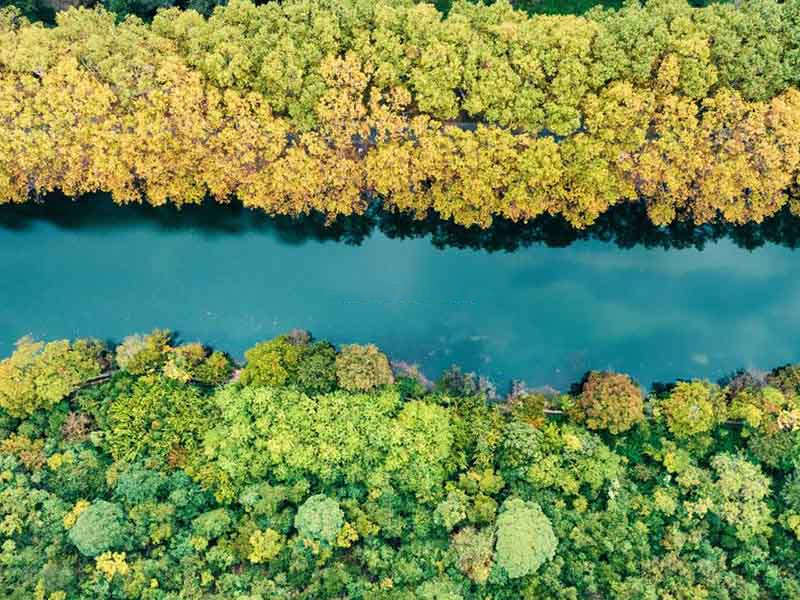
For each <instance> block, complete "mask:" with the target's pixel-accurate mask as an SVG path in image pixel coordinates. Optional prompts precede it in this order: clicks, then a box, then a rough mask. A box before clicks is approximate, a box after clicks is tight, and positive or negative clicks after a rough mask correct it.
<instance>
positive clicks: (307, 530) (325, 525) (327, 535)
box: [294, 494, 344, 544]
mask: <svg viewBox="0 0 800 600" xmlns="http://www.w3.org/2000/svg"><path fill="white" fill-rule="evenodd" d="M343 524H344V513H343V512H342V510H341V509H340V508H339V503H338V502H336V500H333V499H332V498H328V497H327V496H325V495H324V494H317V495H316V496H310V497H309V498H308V499H307V500H306V501H305V502H303V504H302V505H301V506H300V507H299V508H298V509H297V515H296V516H295V518H294V526H295V528H296V529H297V533H298V534H299V535H300V538H301V539H309V540H315V541H318V542H325V543H326V544H332V543H333V542H334V541H335V540H336V536H337V535H339V531H340V530H341V529H342V525H343Z"/></svg>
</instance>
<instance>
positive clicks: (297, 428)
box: [0, 334, 800, 600]
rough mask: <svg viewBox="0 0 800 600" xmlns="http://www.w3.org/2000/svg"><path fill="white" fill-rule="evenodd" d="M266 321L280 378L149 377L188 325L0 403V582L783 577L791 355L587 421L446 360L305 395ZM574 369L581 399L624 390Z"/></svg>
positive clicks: (420, 582)
mask: <svg viewBox="0 0 800 600" xmlns="http://www.w3.org/2000/svg"><path fill="white" fill-rule="evenodd" d="M285 338H286V339H287V340H289V339H290V340H292V343H293V344H297V346H298V347H301V348H303V352H302V353H301V357H300V359H299V361H298V362H297V363H296V365H300V366H298V368H297V370H295V371H294V373H293V374H292V375H291V376H290V379H287V383H285V384H284V385H282V386H275V385H268V386H243V385H241V384H240V383H238V382H235V381H232V382H230V383H228V384H225V385H221V386H219V387H217V388H216V389H211V388H210V386H201V387H198V386H196V385H194V384H193V383H192V382H191V381H182V380H181V379H185V378H183V377H179V378H170V377H169V376H168V374H169V372H171V369H172V367H169V368H167V367H166V365H167V364H168V363H169V361H170V360H173V358H174V360H175V362H176V364H175V367H179V368H180V369H182V368H183V367H185V366H186V365H193V364H194V365H196V363H194V362H193V361H192V360H191V357H200V356H201V349H202V347H200V346H195V345H190V348H189V349H188V350H186V354H187V355H188V356H186V357H184V358H183V359H187V361H188V362H185V363H179V362H178V361H179V359H178V358H176V355H175V354H173V352H174V350H175V349H172V348H170V349H169V350H168V351H167V352H166V357H165V362H164V363H163V365H162V366H157V367H155V369H154V370H156V371H166V372H156V373H149V374H145V375H139V376H136V375H133V374H131V373H129V372H127V371H126V372H120V373H117V374H115V375H114V376H113V377H112V378H111V379H110V380H108V381H106V380H103V381H102V382H98V383H96V384H92V385H90V386H88V387H85V388H82V389H81V390H80V391H79V392H78V393H77V394H72V395H68V396H67V397H66V398H64V399H62V400H60V401H59V402H58V403H57V404H55V405H53V406H51V407H49V408H47V409H44V408H43V409H40V410H38V411H37V412H36V413H34V414H32V415H30V416H26V417H25V418H15V417H10V416H8V414H7V412H5V411H3V412H2V414H3V415H6V417H5V418H3V420H2V423H0V425H1V426H0V597H3V598H9V600H28V599H29V598H44V599H49V600H67V599H72V598H75V599H76V600H84V599H89V598H143V599H144V600H168V599H171V598H200V597H203V598H206V597H207V598H210V599H213V600H216V599H218V598H220V599H221V598H241V599H245V598H247V599H255V598H270V599H272V598H274V599H276V600H289V599H290V598H314V599H315V600H316V599H319V600H326V599H333V598H345V597H348V598H349V597H352V598H381V599H382V598H386V599H387V600H411V599H416V598H429V599H447V600H456V599H459V598H460V599H461V600H485V599H486V598H492V599H493V600H512V599H513V600H517V599H518V598H554V599H558V600H575V599H576V598H582V597H592V598H595V597H596V598H621V599H628V600H633V599H640V598H648V599H649V598H662V597H663V598H667V597H669V598H675V599H678V598H681V599H687V600H688V599H689V598H692V599H694V598H709V599H710V598H742V599H746V598H753V599H755V598H795V597H798V590H800V579H799V578H798V576H797V573H798V572H800V558H798V557H800V483H798V481H799V480H800V477H798V470H797V467H798V459H797V456H798V451H797V449H798V448H800V438H799V437H798V435H800V431H798V430H797V427H796V422H797V421H796V420H795V413H796V410H797V408H796V394H795V393H794V392H793V391H792V387H791V386H793V384H792V383H791V381H792V375H791V373H789V372H783V373H782V375H783V376H784V380H783V381H781V380H779V379H778V378H776V377H774V375H775V373H773V376H771V377H770V381H769V383H770V385H767V386H765V385H763V381H761V380H760V379H758V378H754V377H750V378H748V377H744V376H742V377H737V378H734V379H733V380H731V381H730V382H729V383H728V384H726V385H724V386H722V387H716V386H711V385H710V384H707V383H704V382H694V383H683V384H678V385H677V386H675V387H674V388H673V389H672V391H671V393H670V394H668V395H666V396H660V395H654V396H653V397H652V408H653V412H652V415H651V416H650V415H649V416H648V417H647V418H644V419H641V420H638V421H637V422H638V424H637V425H636V426H635V427H630V428H624V427H619V429H620V430H619V431H618V432H617V433H614V432H612V431H611V426H610V424H611V423H615V424H617V425H618V424H619V423H625V422H628V421H627V420H624V419H621V420H615V418H616V417H614V418H612V417H611V416H608V418H607V419H606V417H603V416H598V415H600V413H597V415H593V418H597V419H606V420H605V421H602V422H603V423H605V424H609V426H608V427H606V426H604V427H603V431H602V432H600V433H595V432H592V431H591V430H589V429H587V425H588V418H587V420H586V421H585V422H582V423H574V422H570V421H568V420H567V419H565V418H564V415H561V414H552V412H550V411H548V413H545V412H544V410H543V409H544V407H545V406H548V407H550V408H554V407H556V406H565V407H570V406H572V407H574V406H576V405H579V404H580V402H581V398H577V397H571V396H568V395H563V396H560V397H550V396H548V397H544V396H537V395H535V394H531V393H528V392H524V390H520V388H519V386H516V387H515V388H514V391H513V393H512V395H511V398H510V400H509V401H508V402H507V403H494V402H487V398H486V395H485V394H484V393H482V392H481V391H480V389H478V388H479V383H478V382H477V380H474V379H473V380H469V378H464V377H461V378H459V377H457V376H456V375H454V373H453V372H451V373H450V374H449V375H448V379H447V381H448V386H447V387H445V386H444V385H440V386H439V387H438V388H436V389H434V390H431V389H429V388H428V386H427V385H420V387H419V388H417V389H416V391H415V392H414V394H407V393H405V391H406V388H403V387H402V384H400V387H401V388H402V391H401V390H398V389H396V387H397V385H398V384H386V385H383V386H382V387H381V388H380V389H378V390H373V391H371V392H370V393H363V392H351V391H347V390H342V389H338V390H337V391H333V392H326V393H320V392H314V393H307V392H306V391H304V390H305V389H306V388H307V387H308V386H310V385H311V381H312V380H313V377H312V375H313V367H312V366H310V363H307V362H306V363H305V367H302V365H303V364H304V361H306V359H307V358H308V357H314V356H315V355H318V354H319V355H321V356H322V360H319V362H318V363H315V364H319V365H320V368H321V369H322V370H323V371H325V372H327V373H328V374H329V375H328V376H330V373H331V372H333V371H335V356H334V355H333V354H332V352H331V351H332V347H330V346H329V345H327V344H324V343H322V342H314V343H312V342H311V340H310V338H309V337H308V336H302V335H299V334H290V335H289V336H285ZM312 348H313V349H312ZM202 356H207V353H206V351H205V350H202ZM319 358H320V357H319V356H317V359H319ZM183 359H180V360H183ZM317 359H315V360H317ZM303 368H305V369H306V370H307V371H306V373H305V375H304V376H303V377H307V378H308V379H307V382H306V383H300V382H301V381H303V380H304V379H303V377H301V376H300V373H301V371H303ZM180 369H179V370H180ZM65 373H66V374H67V375H69V372H68V371H65ZM776 373H777V372H776ZM292 378H294V379H292ZM190 379H191V380H194V379H195V377H194V376H192V377H191V378H190ZM459 379H460V381H459ZM786 382H789V383H788V384H787V383H786ZM595 384H596V385H595ZM618 384H619V385H618ZM592 385H593V389H592V397H593V399H594V400H596V402H595V403H594V404H593V405H592V406H601V407H610V406H614V405H615V402H618V401H619V395H618V389H619V388H620V387H622V389H625V390H630V382H629V381H627V380H626V381H624V382H623V381H622V380H619V381H611V382H608V381H600V382H593V384H592ZM445 390H448V391H449V392H450V393H445ZM459 390H461V391H463V392H467V395H466V396H462V395H458V394H455V392H458V391H459ZM601 390H602V391H601ZM584 391H585V390H584ZM604 393H608V394H609V397H605V396H604V395H603V394H604ZM581 395H583V392H582V393H581ZM587 396H588V394H587ZM584 400H585V398H584ZM687 402H688V405H689V406H690V407H692V406H693V403H694V404H700V405H703V403H707V405H708V406H710V407H711V408H710V415H711V416H710V418H707V420H706V421H704V422H703V423H701V424H700V425H699V426H698V425H697V424H696V423H695V422H693V421H691V420H690V419H689V416H691V415H692V414H693V409H688V410H687V409H686V406H687ZM586 414H588V412H587V413H586ZM694 414H700V415H701V416H702V415H703V414H706V415H707V414H709V411H706V412H705V413H704V412H703V411H702V410H700V411H696V413H694ZM734 415H735V416H736V418H743V419H745V420H746V422H738V421H737V422H731V421H729V420H726V419H729V418H733V417H734ZM581 420H583V418H581Z"/></svg>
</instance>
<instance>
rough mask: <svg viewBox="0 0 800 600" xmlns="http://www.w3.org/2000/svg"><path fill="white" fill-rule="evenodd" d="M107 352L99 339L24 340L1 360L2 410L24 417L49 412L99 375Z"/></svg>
mask: <svg viewBox="0 0 800 600" xmlns="http://www.w3.org/2000/svg"><path fill="white" fill-rule="evenodd" d="M104 353H105V349H104V347H103V346H102V344H100V342H97V341H95V340H77V341H76V342H74V343H72V344H70V342H68V341H67V340H60V341H57V342H48V343H44V342H35V341H34V340H33V339H32V338H30V337H24V338H22V339H21V340H19V341H18V342H17V343H16V346H15V348H14V353H13V354H12V355H11V356H10V357H8V358H6V359H4V360H3V361H0V407H2V408H4V409H5V410H7V411H8V412H9V414H11V415H13V416H17V417H24V416H27V415H30V414H32V413H33V412H35V411H37V410H40V409H49V408H51V407H52V406H53V405H55V404H56V403H57V402H59V401H60V400H62V399H63V398H64V397H65V396H67V394H69V393H71V392H72V391H73V390H74V389H75V388H76V387H77V386H78V385H79V384H81V383H83V382H84V381H86V380H87V379H90V378H91V377H94V376H96V375H99V374H100V373H101V371H102V369H103V366H104V362H103V357H104Z"/></svg>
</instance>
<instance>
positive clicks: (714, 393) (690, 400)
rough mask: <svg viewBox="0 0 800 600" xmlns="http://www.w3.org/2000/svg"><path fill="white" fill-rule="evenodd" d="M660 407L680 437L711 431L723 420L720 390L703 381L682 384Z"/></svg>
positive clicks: (660, 402)
mask: <svg viewBox="0 0 800 600" xmlns="http://www.w3.org/2000/svg"><path fill="white" fill-rule="evenodd" d="M658 406H659V408H660V410H661V411H662V412H663V414H664V415H665V416H666V419H667V426H668V427H669V430H670V431H671V432H672V433H673V434H675V435H676V436H677V437H688V436H692V435H696V434H699V433H705V432H707V431H710V430H711V429H712V428H713V427H714V425H715V424H716V423H718V422H720V421H722V420H724V418H725V417H724V414H723V410H722V408H723V407H722V406H721V397H720V394H719V389H718V388H717V387H716V386H713V385H711V384H709V383H707V382H703V381H692V382H688V381H681V382H679V383H677V384H675V387H674V388H673V389H672V391H671V392H670V394H669V396H667V397H666V398H664V399H662V400H660V401H659V403H658Z"/></svg>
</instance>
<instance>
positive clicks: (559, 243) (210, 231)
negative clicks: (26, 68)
mask: <svg viewBox="0 0 800 600" xmlns="http://www.w3.org/2000/svg"><path fill="white" fill-rule="evenodd" d="M37 222H48V223H51V224H53V225H55V226H56V227H59V228H62V229H67V230H91V229H100V230H104V231H107V230H109V229H113V228H115V227H120V228H128V227H131V226H132V225H144V226H149V227H154V228H158V229H160V230H163V231H177V230H196V231H198V232H200V233H202V234H203V235H237V234H243V233H251V232H260V233H263V234H265V235H271V236H274V237H276V238H277V239H280V240H281V241H282V242H283V243H287V244H294V245H300V244H303V243H305V242H306V241H310V240H313V241H333V242H341V243H345V244H350V245H360V244H361V243H362V242H363V241H364V240H365V239H367V238H368V237H369V236H370V235H372V233H373V232H375V231H376V230H378V231H380V232H382V233H383V234H384V235H386V236H387V237H389V238H392V239H405V238H425V237H428V238H430V240H431V243H432V244H433V245H434V246H435V247H437V248H440V249H445V248H471V249H476V250H485V251H488V252H497V251H504V252H513V251H515V250H518V249H520V248H526V247H529V246H533V245H544V246H548V247H555V248H558V247H566V246H569V245H570V244H572V243H574V242H576V241H584V240H598V241H602V242H607V243H613V244H615V245H616V246H618V247H620V248H633V247H635V246H644V247H646V248H664V249H680V248H697V249H702V248H703V247H704V246H705V244H707V243H709V242H715V241H718V240H721V239H724V238H728V239H730V240H731V241H733V242H734V243H735V244H736V245H737V246H739V247H741V248H745V249H748V250H753V249H755V248H758V247H760V246H763V245H764V244H767V243H771V244H776V245H779V246H784V247H787V248H791V249H796V248H797V247H798V246H800V218H798V217H795V216H793V215H791V214H790V213H789V211H788V210H785V209H784V210H783V211H781V212H779V213H778V214H776V215H774V216H773V217H770V218H767V219H765V220H764V222H763V223H760V224H756V223H751V224H747V225H731V224H729V223H723V222H715V223H710V224H706V225H694V224H692V223H689V222H677V223H673V224H672V225H670V226H668V227H657V226H655V225H653V224H652V223H651V222H650V220H649V219H648V218H647V214H646V212H645V210H644V206H643V205H642V204H633V203H621V204H618V205H616V206H614V207H613V208H612V209H611V210H609V211H608V212H606V213H605V214H603V215H601V216H600V218H599V219H598V220H597V221H596V222H595V223H594V224H593V225H592V226H590V227H587V228H585V229H580V230H579V229H574V228H573V227H572V226H570V225H569V223H567V222H566V221H565V220H564V219H563V218H561V217H558V216H550V215H542V216H540V217H538V218H536V219H534V220H532V221H530V222H528V223H515V222H512V221H509V220H507V219H495V221H494V224H493V225H492V227H490V228H488V229H481V228H479V227H475V226H473V227H463V226H460V225H456V224H455V223H453V222H452V221H449V220H443V219H441V218H438V217H435V216H429V217H427V218H425V219H421V220H419V219H415V218H414V217H412V216H410V215H408V214H402V213H394V212H389V211H383V210H381V209H380V206H379V205H378V204H374V205H372V206H371V207H370V208H369V209H368V211H367V212H366V214H364V215H358V216H340V217H338V218H336V219H335V220H334V221H333V222H330V223H327V222H326V220H325V217H324V216H322V215H320V214H318V213H315V214H312V215H308V216H305V217H302V218H292V217H285V216H278V217H271V216H268V215H267V214H266V213H263V212H261V211H259V210H251V209H248V208H245V207H244V206H242V205H241V204H240V203H238V202H231V203H229V204H219V203H216V202H213V201H210V200H209V201H206V202H204V203H203V204H202V205H187V206H184V207H182V208H177V207H175V206H174V205H166V206H160V207H155V206H151V205H148V204H131V205H124V206H119V205H116V204H114V203H113V202H112V201H111V199H110V197H109V196H108V195H107V194H96V195H90V196H84V197H82V198H79V199H77V200H75V199H71V198H67V197H64V196H63V195H60V194H52V195H50V196H48V197H47V198H46V200H45V201H43V202H38V203H37V202H28V203H25V204H18V205H0V227H2V228H6V229H10V230H25V229H27V228H30V227H31V226H32V225H33V224H34V223H37Z"/></svg>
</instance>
